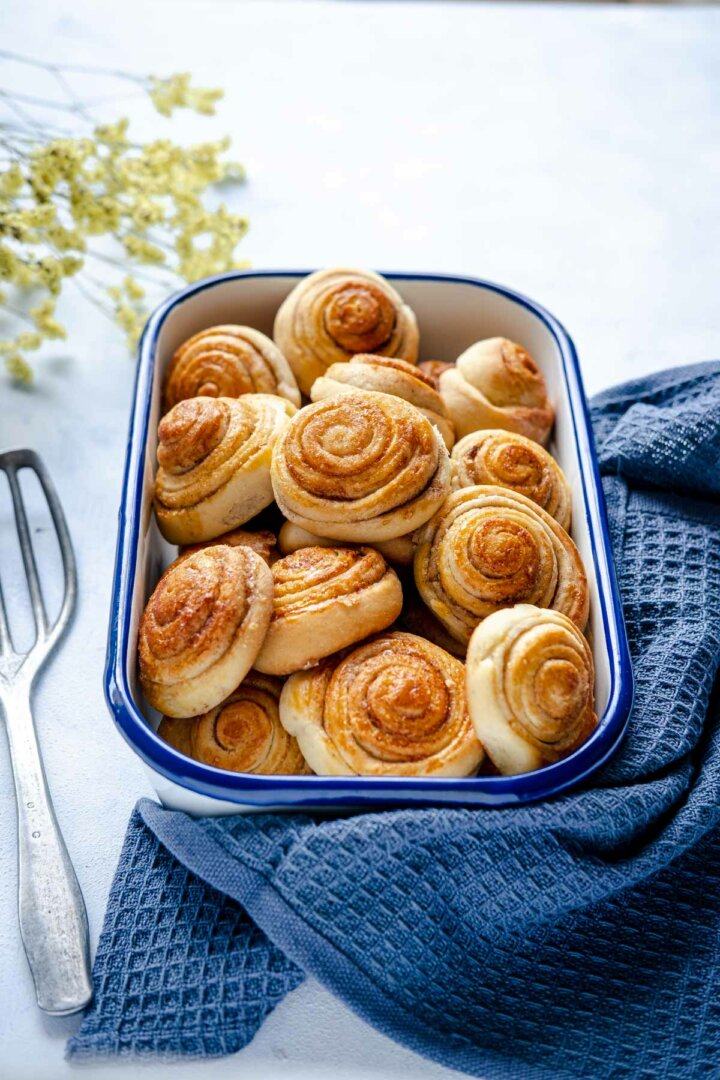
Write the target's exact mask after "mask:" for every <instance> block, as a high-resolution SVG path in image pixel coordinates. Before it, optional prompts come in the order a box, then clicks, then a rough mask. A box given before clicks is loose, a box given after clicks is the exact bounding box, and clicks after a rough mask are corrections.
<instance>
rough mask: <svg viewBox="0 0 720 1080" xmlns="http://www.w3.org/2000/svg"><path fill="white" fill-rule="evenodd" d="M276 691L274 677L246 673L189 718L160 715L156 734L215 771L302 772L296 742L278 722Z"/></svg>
mask: <svg viewBox="0 0 720 1080" xmlns="http://www.w3.org/2000/svg"><path fill="white" fill-rule="evenodd" d="M281 689H282V683H281V682H280V680H279V679H273V678H271V677H270V676H268V675H261V674H259V673H258V672H257V671H250V672H248V674H247V675H246V676H245V678H244V679H243V681H242V682H241V683H240V685H239V686H238V688H237V689H236V690H233V692H232V693H231V694H229V695H228V697H226V698H225V699H224V701H221V702H220V703H219V704H218V705H216V706H215V707H214V708H212V709H208V711H207V712H205V713H203V714H202V715H201V716H194V717H192V718H191V719H189V720H169V719H168V717H164V718H163V720H162V723H161V724H160V727H159V728H158V734H159V735H161V736H162V737H163V738H164V739H166V740H167V741H168V742H169V743H172V745H173V746H176V747H177V749H179V750H182V752H183V753H184V754H187V755H188V756H189V757H193V758H195V759H196V760H197V761H204V762H205V764H206V765H213V766H214V767H215V768H216V769H229V770H230V771H231V772H243V773H261V774H272V775H278V774H280V775H286V776H287V775H297V774H307V773H309V772H310V769H309V768H308V766H307V764H306V762H305V759H304V757H303V756H302V754H301V753H300V747H299V746H298V744H297V740H295V739H294V738H293V737H292V735H288V733H287V731H286V730H285V728H284V727H283V726H282V724H281V723H280V713H279V702H280V690H281ZM181 725H182V726H181Z"/></svg>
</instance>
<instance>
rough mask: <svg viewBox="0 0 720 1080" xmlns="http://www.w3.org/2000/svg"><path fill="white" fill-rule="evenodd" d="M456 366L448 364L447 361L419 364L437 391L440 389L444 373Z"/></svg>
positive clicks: (426, 361)
mask: <svg viewBox="0 0 720 1080" xmlns="http://www.w3.org/2000/svg"><path fill="white" fill-rule="evenodd" d="M454 366H455V365H454V364H448V362H447V361H446V360H421V361H420V363H419V364H418V368H419V369H420V371H422V372H423V374H424V375H426V376H427V377H428V379H430V380H431V382H432V384H433V386H434V387H435V389H436V390H439V389H440V376H441V375H442V373H443V371H447V370H448V368H451V367H454Z"/></svg>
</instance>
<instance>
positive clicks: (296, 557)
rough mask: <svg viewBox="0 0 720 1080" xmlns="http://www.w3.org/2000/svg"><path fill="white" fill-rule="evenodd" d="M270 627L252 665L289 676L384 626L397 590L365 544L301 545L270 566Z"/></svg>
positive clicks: (398, 599)
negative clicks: (348, 545)
mask: <svg viewBox="0 0 720 1080" xmlns="http://www.w3.org/2000/svg"><path fill="white" fill-rule="evenodd" d="M272 575H273V580H274V583H275V593H274V599H273V612H272V617H271V619H270V626H269V629H268V632H267V636H266V638H265V641H264V643H263V647H262V649H261V650H260V652H259V654H258V656H257V659H256V660H255V667H256V668H257V669H258V671H265V672H268V673H270V674H272V675H289V674H290V673H291V672H293V671H299V670H301V669H302V668H308V667H312V666H313V665H314V664H317V663H318V662H319V661H320V660H322V659H323V658H324V657H326V656H330V654H331V653H334V652H337V651H338V650H339V649H344V648H345V647H346V646H348V645H353V644H355V642H357V641H362V639H363V638H366V637H367V636H368V634H373V633H375V632H377V631H378V630H384V629H385V627H387V626H389V625H390V623H391V622H393V621H394V620H395V619H396V618H397V616H398V615H399V614H400V609H401V607H402V588H401V587H400V582H399V581H398V577H397V574H396V573H395V571H394V570H391V569H390V568H389V567H388V566H387V565H386V563H385V560H384V559H383V557H382V555H381V554H380V553H379V552H378V551H375V550H374V549H373V548H369V547H359V548H346V547H306V548H302V549H301V550H299V551H296V552H295V553H294V554H293V555H288V556H286V557H285V558H284V559H280V560H279V561H278V562H276V563H275V565H274V566H273V568H272Z"/></svg>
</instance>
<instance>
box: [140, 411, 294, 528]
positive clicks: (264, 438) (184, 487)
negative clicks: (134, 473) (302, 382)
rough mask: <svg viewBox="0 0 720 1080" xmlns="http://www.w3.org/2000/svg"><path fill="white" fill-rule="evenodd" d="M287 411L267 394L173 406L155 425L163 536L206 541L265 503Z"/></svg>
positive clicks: (269, 498)
mask: <svg viewBox="0 0 720 1080" xmlns="http://www.w3.org/2000/svg"><path fill="white" fill-rule="evenodd" d="M294 413H295V406H294V405H291V404H290V402H289V401H287V400H286V399H285V398H281V397H274V396H272V395H270V394H245V395H244V396H243V397H241V398H209V397H197V398H189V399H188V400H187V401H181V402H180V403H179V404H178V405H175V407H174V408H172V409H171V410H170V412H169V413H167V414H166V415H165V416H164V417H163V418H162V420H161V421H160V427H159V428H158V451H157V456H158V471H157V475H156V477H155V513H156V515H157V520H158V525H159V527H160V531H161V533H162V534H163V536H164V537H165V539H166V540H169V541H170V543H172V544H196V543H199V542H201V541H203V540H212V539H213V538H214V537H217V536H221V535H222V534H223V533H226V532H228V531H230V530H231V529H234V528H236V526H238V525H242V524H244V522H246V521H249V520H250V518H252V517H254V515H255V514H257V513H258V512H259V511H260V510H262V509H263V507H265V506H268V505H269V504H270V503H271V502H272V499H273V493H272V486H271V483H270V460H271V457H272V448H273V444H274V443H275V440H276V439H277V437H278V435H279V434H280V432H281V431H282V430H283V429H284V428H286V427H287V425H288V424H289V422H290V417H291V416H292V415H293V414H294Z"/></svg>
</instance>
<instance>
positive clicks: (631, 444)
mask: <svg viewBox="0 0 720 1080" xmlns="http://www.w3.org/2000/svg"><path fill="white" fill-rule="evenodd" d="M592 416H593V422H594V426H595V433H596V439H597V445H598V450H599V456H600V462H601V469H602V473H603V484H604V487H605V493H606V497H607V502H608V509H609V515H610V522H611V530H612V540H613V546H614V551H615V558H616V563H617V568H618V576H619V580H620V588H621V591H622V597H623V604H624V608H625V617H626V620H627V626H628V632H629V636H630V645H631V650H632V654H633V661H634V668H635V677H636V700H635V706H634V711H633V714H632V719H631V722H630V727H629V731H628V735H627V738H626V740H625V742H624V744H623V746H622V748H621V749H620V751H619V752H618V753H617V755H616V756H615V758H614V759H613V760H612V761H611V762H610V764H608V765H607V766H606V767H605V768H604V770H603V771H602V773H601V774H599V775H598V776H596V777H595V778H594V779H593V781H592V783H591V784H589V785H588V786H587V787H586V788H585V789H582V790H578V791H575V792H573V793H571V794H568V795H565V796H563V797H561V798H557V799H555V800H553V801H550V802H547V803H545V804H542V805H534V806H528V807H524V808H518V809H510V810H495V811H482V810H481V811H467V810H448V809H443V810H419V809H416V810H411V811H397V812H386V813H382V814H363V815H358V816H354V817H351V818H346V819H343V820H339V821H317V820H314V819H313V818H312V817H308V816H300V815H293V816H281V815H278V816H273V815H263V816H248V817H243V816H240V817H233V818H210V819H206V820H193V819H191V818H189V817H187V816H186V815H184V814H181V813H176V812H171V811H167V810H163V809H162V808H161V807H159V806H158V805H156V804H155V803H152V802H149V801H147V800H143V801H142V802H141V803H140V804H139V805H138V807H137V809H136V811H135V813H134V814H133V817H132V820H131V822H130V826H129V830H128V834H127V837H126V840H125V845H124V847H123V850H122V855H121V857H120V863H119V866H118V870H117V874H116V877H115V881H114V883H113V887H112V891H111V894H110V899H109V903H108V910H107V914H106V917H105V925H104V927H103V931H102V936H101V938H100V945H99V949H98V955H97V960H96V962H95V970H94V978H95V987H96V997H95V1002H94V1004H93V1005H92V1007H91V1008H90V1010H89V1012H88V1013H87V1015H86V1016H85V1018H84V1020H83V1023H82V1027H81V1029H80V1031H79V1034H78V1035H77V1036H76V1037H75V1038H73V1039H72V1040H71V1041H70V1044H69V1054H70V1056H71V1057H72V1058H73V1059H78V1058H87V1057H89V1056H91V1055H99V1054H104V1055H109V1054H115V1055H130V1054H141V1055H148V1054H165V1055H184V1056H190V1055H192V1056H196V1057H209V1056H214V1055H219V1054H227V1053H232V1052H233V1051H235V1050H238V1049H239V1048H240V1047H242V1046H244V1045H245V1044H246V1043H247V1042H248V1041H249V1039H251V1038H252V1036H253V1034H254V1032H255V1031H256V1030H257V1028H258V1027H259V1025H260V1024H261V1023H262V1021H263V1019H264V1017H265V1016H266V1015H267V1014H268V1012H269V1011H270V1010H271V1009H272V1008H273V1007H274V1006H275V1005H276V1004H277V1003H278V1001H280V1000H281V998H282V997H283V996H284V995H285V994H286V993H287V991H288V990H290V989H292V988H293V987H295V986H297V985H298V983H299V982H300V981H301V980H302V978H303V973H305V972H307V973H308V974H312V975H314V976H315V977H316V978H318V979H319V980H320V981H321V982H322V983H323V984H324V985H325V986H326V987H328V988H329V989H330V990H331V991H333V992H334V993H335V994H336V995H337V996H338V997H339V998H341V999H342V1000H343V1001H345V1002H346V1003H347V1004H348V1005H350V1006H351V1008H353V1009H354V1010H355V1011H356V1012H357V1013H359V1014H360V1016H362V1017H364V1018H365V1019H366V1020H367V1021H369V1022H370V1023H371V1024H373V1025H374V1026H375V1027H377V1028H379V1029H380V1030H381V1031H383V1032H385V1033H386V1034H388V1035H390V1036H392V1037H393V1038H394V1039H397V1040H398V1041H399V1042H401V1043H404V1044H406V1045H407V1046H409V1047H411V1048H413V1049H414V1050H417V1051H419V1052H420V1053H421V1054H425V1055H427V1056H428V1057H430V1058H433V1059H435V1060H436V1061H438V1062H442V1063H444V1064H446V1065H449V1066H454V1067H455V1068H457V1069H461V1070H465V1071H467V1072H468V1073H471V1074H474V1075H477V1076H481V1077H486V1078H488V1080H489V1078H495V1077H498V1078H503V1080H504V1078H520V1077H522V1078H533V1080H534V1078H538V1080H541V1078H546V1080H558V1078H562V1077H598V1078H602V1080H608V1078H616V1077H647V1078H653V1080H657V1078H661V1077H672V1078H675V1077H700V1076H719V1075H720V963H719V961H720V830H719V829H718V824H719V823H720V731H719V730H718V721H719V720H720V710H719V709H718V701H719V695H718V693H717V689H716V691H715V692H714V691H713V686H714V683H715V681H716V676H717V672H718V664H719V659H720V363H712V364H702V365H695V366H693V367H690V368H685V369H682V370H676V371H672V372H667V373H663V374H660V375H657V376H654V377H651V378H648V379H643V380H639V381H636V382H633V383H628V384H626V385H624V386H621V387H619V388H618V389H616V390H612V391H609V392H608V393H604V394H601V395H600V396H599V397H598V398H596V399H595V401H594V403H593V408H592Z"/></svg>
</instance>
